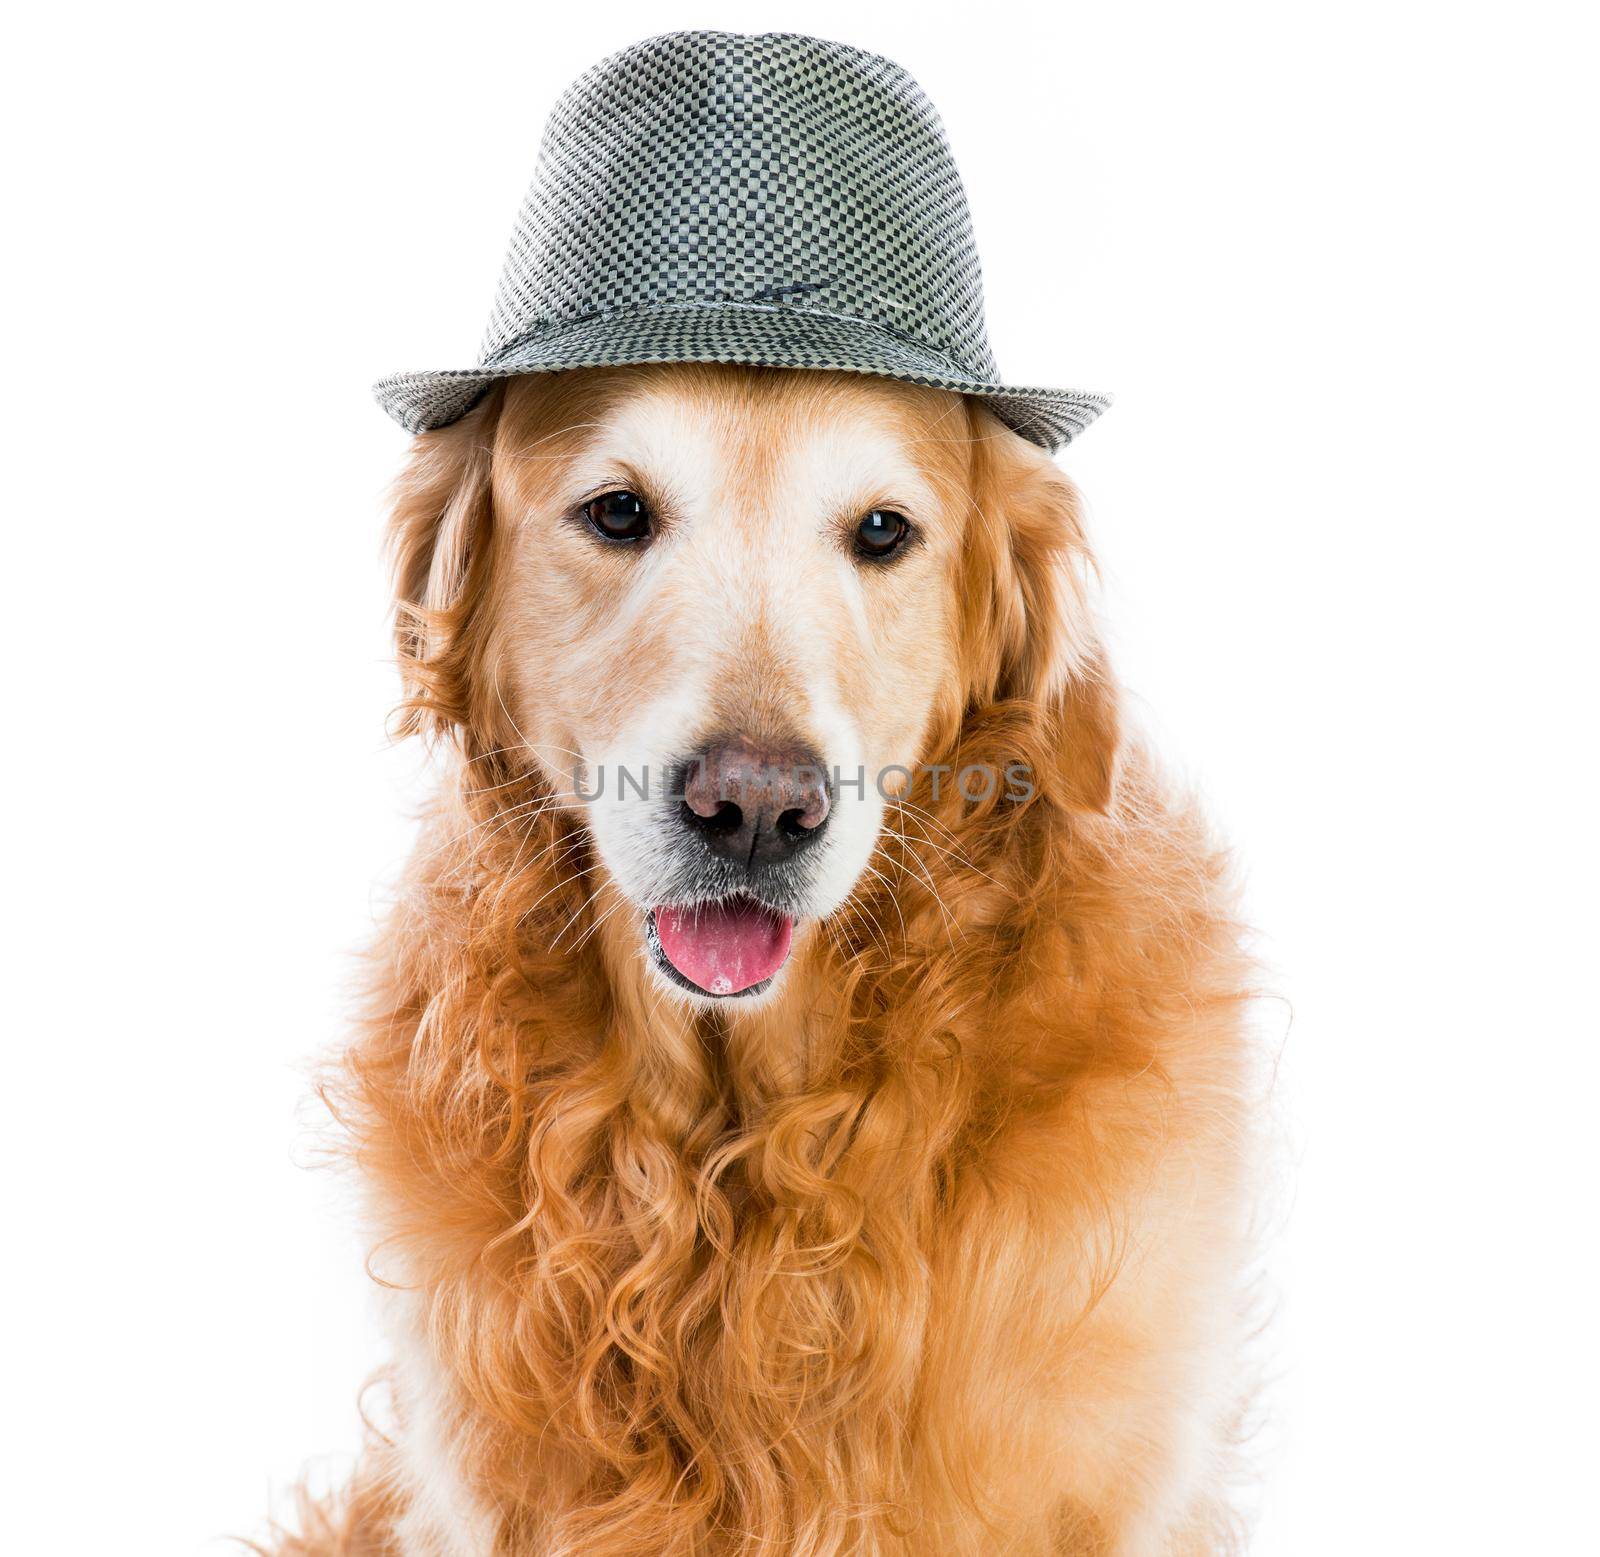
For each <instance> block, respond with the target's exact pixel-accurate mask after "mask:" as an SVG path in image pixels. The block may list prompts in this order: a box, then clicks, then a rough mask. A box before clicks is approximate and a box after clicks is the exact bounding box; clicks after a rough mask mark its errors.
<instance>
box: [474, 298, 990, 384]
mask: <svg viewBox="0 0 1600 1557" xmlns="http://www.w3.org/2000/svg"><path fill="white" fill-rule="evenodd" d="M674 313H705V314H721V313H751V314H769V315H791V316H798V317H801V318H807V319H826V320H829V321H831V322H832V323H834V324H845V325H850V326H853V327H854V328H856V329H862V330H872V331H874V332H875V333H877V334H880V335H887V336H890V337H891V338H892V339H894V340H897V341H899V342H900V343H901V344H902V345H906V346H910V347H913V348H914V349H916V350H917V351H920V352H922V353H924V354H925V355H927V356H929V357H932V358H934V359H935V360H936V361H937V362H938V364H939V365H940V366H941V367H943V368H945V369H946V370H947V371H948V372H949V374H950V376H951V377H952V378H964V379H972V380H975V381H977V382H983V381H985V380H986V379H988V378H991V377H993V376H994V369H993V368H992V367H991V368H990V369H989V370H988V371H985V370H984V369H981V368H973V367H970V366H968V365H967V364H966V363H964V362H960V361H958V360H957V359H956V358H954V357H952V356H951V355H950V353H949V352H947V351H944V350H942V349H940V348H939V347H937V346H934V345H932V344H931V343H930V342H928V341H925V340H923V339H922V338H921V337H920V336H916V335H913V334H911V333H910V331H908V330H898V329H896V328H895V327H894V326H893V325H891V324H880V323H878V321H877V320H875V319H863V318H861V317H860V316H859V315H856V314H842V313H836V312H834V311H832V310H831V309H826V308H814V307H811V306H808V305H804V304H798V303H784V302H776V303H751V302H736V301H734V300H732V299H729V300H727V301H722V300H718V301H714V302H704V301H700V300H698V299H693V298H688V299H680V300H676V301H671V302H660V303H628V304H623V305H621V306H620V307H617V308H595V309H591V310H590V311H589V312H588V313H582V314H573V315H572V316H571V317H569V318H566V319H542V320H540V321H539V322H538V323H537V324H536V325H535V326H534V328H533V329H531V330H527V331H525V332H524V333H523V334H521V335H519V336H517V337H516V339H515V340H512V341H509V342H508V343H507V344H506V345H504V346H500V347H497V348H496V349H495V350H494V351H492V352H490V353H489V354H488V355H487V356H486V357H485V358H484V359H483V363H482V366H484V367H485V368H501V367H506V366H507V365H509V364H510V363H511V361H512V359H513V358H515V357H519V356H521V355H522V354H523V353H524V352H525V351H526V350H527V348H528V347H529V346H536V345H538V343H539V342H540V341H544V340H549V339H550V338H551V337H553V336H557V335H561V334H564V333H565V332H566V331H568V330H570V329H573V328H575V327H576V326H577V325H580V324H594V323H596V322H597V321H599V320H602V319H648V318H652V317H655V316H656V315H660V314H674Z"/></svg>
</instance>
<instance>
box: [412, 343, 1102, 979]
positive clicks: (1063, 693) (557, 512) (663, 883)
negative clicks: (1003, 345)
mask: <svg viewBox="0 0 1600 1557" xmlns="http://www.w3.org/2000/svg"><path fill="white" fill-rule="evenodd" d="M394 544H395V551H396V558H397V574H398V586H399V594H400V599H401V616H400V633H399V635H400V648H401V657H402V663H403V665H404V668H405V671H406V675H407V680H408V689H409V692H410V694H411V695H410V701H409V704H408V707H409V710H410V715H411V719H412V723H413V725H415V726H422V727H431V728H433V729H435V730H440V731H445V732H448V733H449V734H450V735H452V736H453V737H454V738H455V739H457V740H458V741H460V743H461V744H462V747H463V749H464V750H465V751H466V753H467V755H468V757H469V758H470V759H472V760H473V761H474V762H485V763H487V764H488V766H487V768H486V769H484V770H480V776H482V774H483V773H487V774H491V775H492V774H498V773H501V772H507V773H510V774H512V775H514V776H516V777H517V778H519V779H523V780H525V779H527V778H528V777H529V776H530V775H532V776H536V777H537V778H538V779H539V780H540V781H541V782H542V786H543V787H544V788H545V789H547V791H548V793H549V796H550V797H551V800H552V802H553V803H555V804H559V805H562V806H564V807H567V808H570V814H572V815H574V816H575V817H576V819H577V820H578V822H579V824H580V827H581V829H582V830H583V831H584V833H585V834H586V836H587V839H588V840H589V841H590V842H591V843H592V847H593V855H594V859H595V861H596V863H597V865H598V868H599V870H600V871H601V872H602V873H603V874H604V875H605V876H607V877H608V878H609V885H610V887H611V888H613V889H614V891H613V896H614V898H615V899H616V901H615V902H614V903H613V904H612V911H614V912H616V913H619V914H621V916H622V917H623V918H625V919H626V918H629V917H630V916H631V919H632V921H633V923H632V926H631V931H632V933H633V934H634V938H635V944H636V946H637V950H638V954H639V955H640V956H641V957H642V958H643V959H645V961H646V963H647V965H648V966H649V968H650V969H651V970H653V974H654V976H655V977H657V978H659V979H660V980H661V981H662V982H663V983H664V984H665V985H666V986H667V987H669V988H670V989H672V990H673V991H674V992H676V993H678V994H679V995H682V996H683V997H684V998H687V999H689V1000H691V1001H695V1002H702V1001H711V1000H716V999H733V998H736V997H737V998H745V999H749V998H751V997H756V998H759V997H760V995H761V994H762V993H763V992H764V991H767V990H769V989H770V988H772V987H773V986H774V984H775V983H776V982H777V981H778V979H779V977H780V974H781V970H782V968H783V965H784V963H785V961H786V959H787V957H788V956H789V953H790V950H791V946H792V945H793V944H795V938H796V936H797V935H798V936H799V937H801V938H802V939H803V937H804V935H805V934H806V933H807V931H808V929H809V927H810V926H811V925H812V924H814V923H815V922H817V921H820V920H824V919H826V918H827V917H828V916H829V915H832V914H835V913H837V912H838V911H839V910H840V909H841V907H842V906H843V905H844V904H845V903H846V902H847V901H848V900H849V899H850V897H851V894H852V893H853V892H855V891H856V890H857V888H858V885H859V884H860V883H862V882H863V881H864V880H868V879H871V878H872V876H873V873H874V871H875V869H876V867H875V866H874V864H873V857H874V852H875V850H876V848H877V846H878V843H879V839H880V834H881V833H882V831H883V828H884V825H885V813H886V809H887V808H889V807H891V806H898V805H901V804H903V803H905V799H906V795H907V792H908V790H909V789H910V788H911V787H912V786H914V785H915V784H916V783H917V782H919V780H920V779H921V778H922V777H924V776H930V777H931V780H932V782H934V783H937V782H938V781H939V777H940V775H939V774H938V771H937V770H938V768H939V767H940V766H941V763H940V759H941V756H942V755H943V754H944V753H946V752H948V751H950V750H951V749H952V745H953V743H954V742H955V741H956V740H957V738H958V735H959V732H960V730H961V728H962V726H963V723H964V722H965V721H967V720H968V719H970V718H971V717H972V716H973V714H974V712H975V711H979V710H984V709H989V708H992V707H993V706H994V705H996V704H997V703H1000V702H1007V703H1012V704H1015V705H1016V706H1017V707H1018V708H1019V709H1023V710H1029V711H1032V712H1033V713H1034V714H1035V715H1037V716H1038V717H1040V718H1048V719H1050V720H1051V721H1053V727H1054V728H1056V729H1057V730H1058V732H1059V736H1060V739H1059V741H1058V742H1057V745H1058V746H1059V748H1060V750H1059V753H1058V754H1059V756H1060V758H1061V766H1060V771H1059V772H1057V773H1053V774H1052V775H1051V776H1050V779H1049V782H1050V784H1051V785H1052V786H1054V789H1053V792H1054V793H1055V794H1056V796H1057V798H1064V799H1065V800H1066V802H1067V803H1070V804H1073V805H1078V806H1083V807H1087V808H1091V809H1100V808H1104V807H1105V805H1106V804H1107V803H1108V800H1109V795H1110V789H1111V784H1112V775H1113V771H1114V759H1115V747H1116V739H1117V724H1116V717H1115V710H1114V707H1113V704H1112V698H1111V693H1110V691H1109V688H1108V686H1107V684H1106V681H1105V678H1104V676H1103V674H1102V667H1101V660H1100V655H1099V651H1098V648H1097V646H1096V643H1095V640H1094V638H1093V636H1092V633H1091V630H1090V627H1089V623H1088V616H1087V613H1086V610H1085V607H1084V602H1083V588H1082V581H1083V569H1084V564H1085V563H1086V555H1085V552H1084V549H1083V540H1082V533H1081V527H1080V524H1079V515H1078V506H1077V503H1076V500H1075V495H1074V493H1073V490H1072V488H1071V486H1070V485H1069V484H1068V483H1067V481H1066V480H1065V479H1064V478H1063V477H1062V476H1061V475H1060V474H1059V472H1058V471H1057V470H1056V469H1055V467H1054V466H1053V465H1052V463H1051V462H1050V460H1049V459H1048V458H1047V457H1046V456H1045V455H1044V454H1043V453H1042V452H1041V451H1040V450H1038V449H1036V448H1034V447H1033V446H1032V445H1030V444H1028V443H1026V442H1025V441H1024V440H1022V439H1021V438H1019V437H1018V436H1017V435H1016V434H1015V433H1013V432H1011V431H1009V430H1008V429H1006V428H1005V427H1003V426H1002V425H1001V424H1000V423H999V422H998V421H997V420H995V419H994V418H993V416H992V415H991V414H990V413H989V412H987V411H986V410H984V409H983V408H982V407H981V406H980V405H978V404H977V403H975V402H971V401H967V400H964V399H962V398H960V397H958V396H956V395H953V394H949V393H945V392H943V391H938V390H933V389H927V388H921V387H916V386H911V385H906V384H899V383H893V382H889V381H885V380H880V379H875V378H867V377H859V376H853V375H846V374H827V373H803V372H794V371H789V370H772V369H750V368H730V367H711V366H706V367H699V366H658V367H637V368H626V369H612V370H594V371H582V372H571V373H561V374H552V375H545V376H539V377H528V378H521V379H515V380H512V381H510V382H509V383H508V384H506V385H504V386H501V387H500V388H497V389H496V390H495V391H494V392H493V393H491V395H490V396H489V397H488V398H487V400H486V401H485V402H483V403H482V404H481V405H480V406H479V407H478V408H477V409H476V410H475V411H473V412H472V413H471V414H470V415H469V416H468V417H467V418H466V419H464V420H463V421H461V422H458V423H456V424H455V425H453V426H451V427H447V428H444V429H441V430H439V431H437V432H433V433H428V434H424V435H423V436H422V437H421V438H419V439H418V441H417V445H416V449H415V453H414V456H413V461H412V465H411V467H410V469H409V470H408V472H407V474H406V477H405V478H404V480H403V482H402V486H401V490H400V495H399V500H398V502H397V505H396V513H395V520H394ZM1063 775H1064V777H1063ZM1044 778H1045V776H1044V775H1037V774H1033V773H1026V772H1025V773H1023V774H1021V775H1020V776H1019V775H1018V774H1017V773H1016V772H1012V773H1010V774H994V773H988V774H979V775H978V776H977V777H973V776H972V775H970V774H969V775H967V776H966V778H965V780H964V781H963V783H964V787H966V788H970V789H976V790H981V791H983V792H985V793H992V791H993V790H994V789H995V788H997V787H998V788H1002V789H1009V788H1013V787H1017V788H1020V787H1021V786H1026V788H1027V789H1028V790H1029V791H1032V790H1034V789H1035V788H1036V787H1037V785H1038V784H1039V783H1040V782H1043V781H1044ZM944 781H945V782H946V783H947V784H949V783H954V782H955V781H956V778H955V775H953V774H947V775H944ZM1063 785H1065V790H1066V791H1069V792H1070V793H1064V792H1063V789H1062V786H1063Z"/></svg>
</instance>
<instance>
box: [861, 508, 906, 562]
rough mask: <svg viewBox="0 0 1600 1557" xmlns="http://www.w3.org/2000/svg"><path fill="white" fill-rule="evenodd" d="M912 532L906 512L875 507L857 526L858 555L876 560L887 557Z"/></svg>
mask: <svg viewBox="0 0 1600 1557" xmlns="http://www.w3.org/2000/svg"><path fill="white" fill-rule="evenodd" d="M910 533H911V524H910V521H909V520H907V518H906V517H905V515H904V514H897V513H895V512H894V510H893V509H891V508H874V509H873V510H872V512H871V513H870V514H868V515H867V516H866V518H864V519H863V520H862V521H861V523H860V524H858V525H857V526H856V534H855V542H856V555H857V556H859V557H871V558H873V559H874V560H876V559H878V558H880V557H887V556H888V555H889V553H890V552H892V551H894V550H896V549H897V548H898V547H899V546H900V544H901V543H902V542H903V541H904V540H905V538H906V537H907V536H908V535H909V534H910Z"/></svg>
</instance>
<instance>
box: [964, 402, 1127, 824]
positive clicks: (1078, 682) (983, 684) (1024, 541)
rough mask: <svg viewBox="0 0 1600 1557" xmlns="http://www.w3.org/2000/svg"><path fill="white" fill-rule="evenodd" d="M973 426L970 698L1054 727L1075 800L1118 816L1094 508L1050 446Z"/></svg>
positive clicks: (981, 413) (979, 411)
mask: <svg viewBox="0 0 1600 1557" xmlns="http://www.w3.org/2000/svg"><path fill="white" fill-rule="evenodd" d="M972 421H973V431H974V435H975V436H974V442H973V445H972V461H973V463H972V480H973V498H974V512H973V517H972V524H971V527H970V530H969V537H970V539H969V544H968V547H967V557H966V565H967V590H966V601H967V613H968V619H967V643H968V664H969V666H970V667H971V668H972V672H973V682H972V684H971V686H970V688H969V696H970V698H971V700H972V702H973V703H975V704H976V705H978V706H980V707H981V706H985V705H989V704H994V703H1001V702H1013V701H1014V702H1017V703H1021V704H1023V705H1024V706H1025V707H1026V708H1027V709H1028V710H1030V711H1032V712H1034V713H1036V714H1037V715H1038V716H1040V717H1042V718H1045V719H1047V720H1049V721H1050V722H1051V723H1052V724H1053V725H1055V726H1056V729H1055V730H1054V731H1053V734H1054V736H1055V739H1054V741H1053V743H1052V744H1053V746H1054V748H1055V751H1054V755H1055V763H1056V766H1057V768H1058V770H1059V772H1060V776H1061V778H1062V781H1063V787H1064V789H1065V791H1066V794H1065V798H1066V799H1068V800H1069V801H1070V802H1071V803H1072V804H1073V805H1075V806H1079V807H1082V808H1085V809H1088V810H1092V811H1102V812H1103V811H1109V810H1110V808H1111V801H1112V795H1113V791H1114V789H1115V786H1116V772H1117V751H1118V747H1119V745H1120V742H1121V718H1120V715H1119V711H1118V698H1117V688H1116V683H1115V681H1114V679H1113V677H1112V675H1111V672H1110V667H1109V665H1108V663H1107V660H1106V655H1105V650H1104V648H1103V646H1102V644H1101V642H1100V639H1099V635H1098V633H1097V631H1096V628H1095V622H1094V616H1093V612H1092V610H1091V607H1090V601H1089V583H1090V580H1091V577H1092V571H1093V563H1092V559H1091V558H1090V555H1089V550H1088V546H1087V543H1086V541H1085V538H1084V528H1083V510H1082V503H1081V501H1080V499H1079V497H1078V492H1077V489H1076V488H1075V487H1074V486H1073V485H1072V483H1071V482H1070V481H1069V480H1068V479H1067V478H1066V476H1064V475H1063V474H1062V473H1061V471H1060V470H1058V469H1057V468H1056V465H1055V463H1054V462H1053V461H1052V460H1051V459H1050V457H1049V456H1048V455H1047V454H1046V453H1045V452H1044V451H1043V450H1042V449H1040V448H1038V447H1036V446H1035V445H1033V444H1031V443H1028V442H1027V441H1026V440H1024V439H1023V438H1021V437H1019V436H1018V435H1017V434H1016V433H1014V432H1012V431H1011V430H1010V429H1009V428H1008V427H1005V426H1003V425H1001V423H1000V422H999V421H998V420H997V419H996V418H995V417H994V415H993V414H992V413H991V412H990V411H988V410H987V409H986V408H984V407H982V406H979V405H976V404H974V405H973V409H972Z"/></svg>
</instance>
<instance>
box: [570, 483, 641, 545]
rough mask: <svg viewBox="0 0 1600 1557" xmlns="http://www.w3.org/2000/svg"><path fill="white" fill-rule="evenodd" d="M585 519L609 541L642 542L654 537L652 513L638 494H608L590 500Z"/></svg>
mask: <svg viewBox="0 0 1600 1557" xmlns="http://www.w3.org/2000/svg"><path fill="white" fill-rule="evenodd" d="M583 516H584V518H585V519H587V520H588V521H589V524H590V527H591V528H592V529H593V530H594V532H595V534H596V535H599V536H602V537H603V538H604V539H606V540H608V541H642V540H643V539H644V538H645V536H647V535H648V534H649V533H650V510H649V509H648V508H646V507H645V506H644V499H643V498H642V497H640V496H639V494H638V493H637V492H607V493H606V494H605V495H604V496H603V497H595V498H590V500H589V501H588V502H587V503H585V504H584V506H583Z"/></svg>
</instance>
